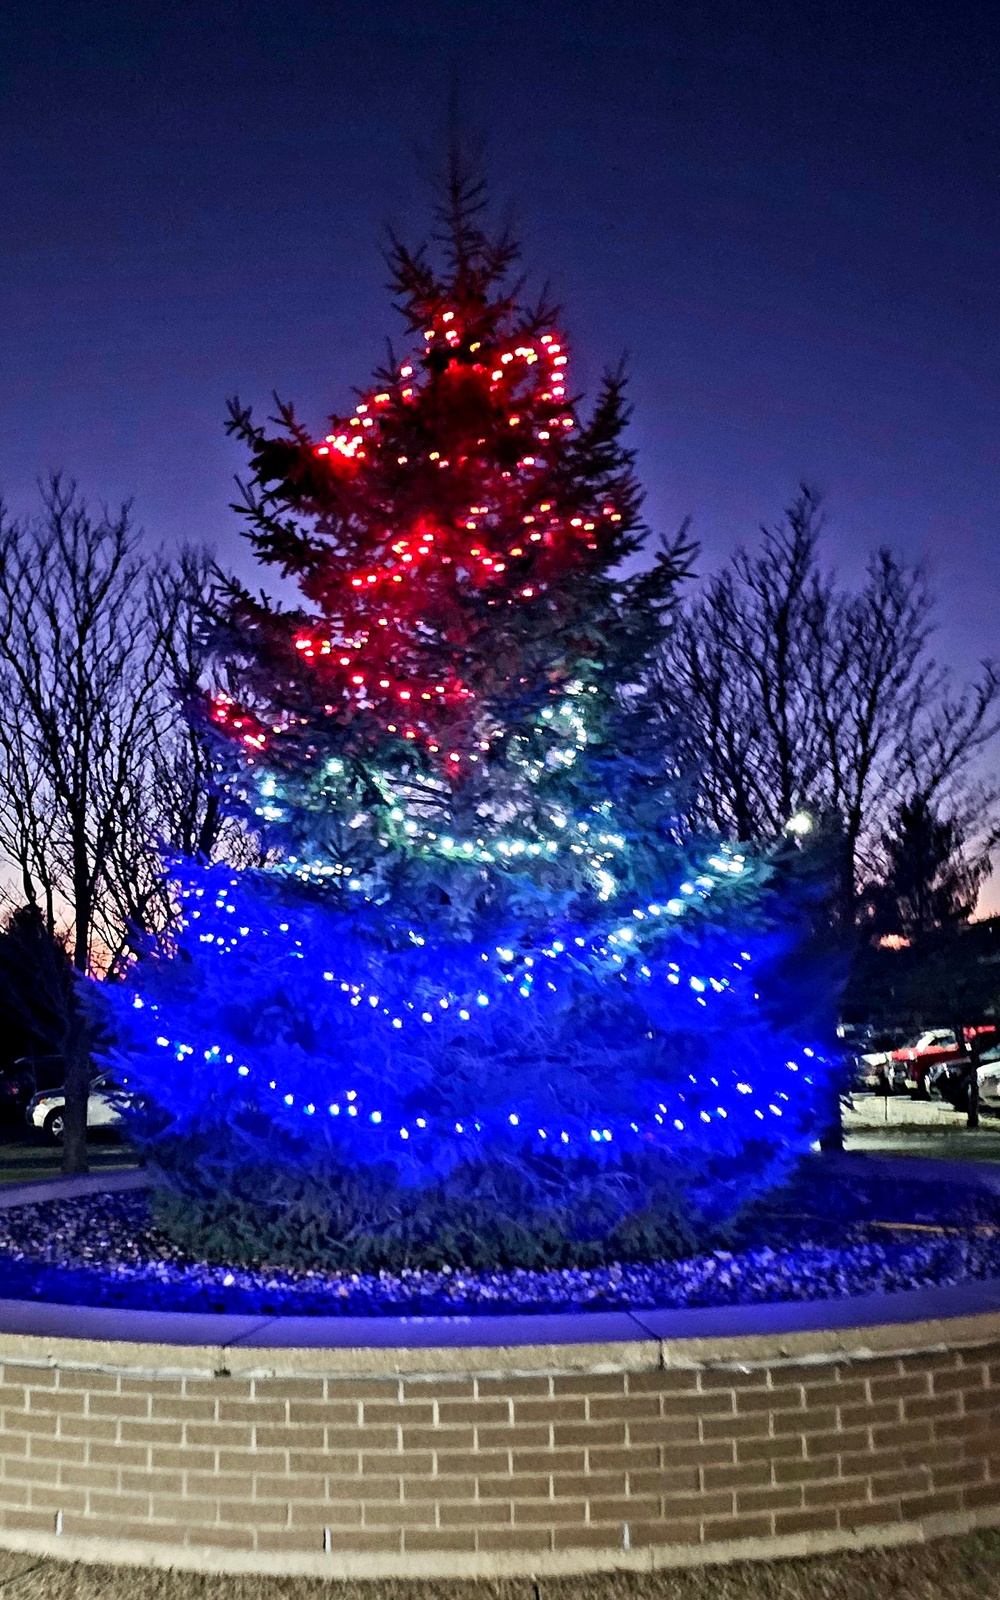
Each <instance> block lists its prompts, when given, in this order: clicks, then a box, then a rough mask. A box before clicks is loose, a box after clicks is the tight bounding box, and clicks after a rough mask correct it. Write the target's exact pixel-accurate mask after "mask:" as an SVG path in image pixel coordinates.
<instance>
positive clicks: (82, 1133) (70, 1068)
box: [62, 835, 92, 1178]
mask: <svg viewBox="0 0 1000 1600" xmlns="http://www.w3.org/2000/svg"><path fill="white" fill-rule="evenodd" d="M73 857H74V860H73V877H74V886H75V889H76V907H75V917H74V930H73V931H74V944H73V966H74V968H75V970H76V972H78V973H80V974H81V978H80V979H78V980H77V981H78V982H79V981H82V975H83V974H85V973H86V971H87V962H88V958H89V954H90V951H89V944H90V897H89V882H88V877H87V865H88V863H87V856H86V847H85V843H84V841H83V840H82V838H81V837H80V836H79V835H78V837H77V839H76V840H75V841H74V849H73ZM67 1012H68V1015H67V1018H66V1024H67V1026H66V1031H65V1034H64V1037H65V1039H66V1047H65V1050H64V1052H63V1066H64V1071H65V1078H64V1080H63V1093H64V1095H65V1097H66V1098H65V1102H64V1104H63V1159H62V1170H63V1176H64V1177H66V1178H70V1177H75V1176H76V1175H77V1174H79V1173H81V1172H88V1171H89V1170H90V1169H89V1166H88V1162H87V1103H88V1101H89V1099H90V1079H91V1076H92V1067H91V1059H90V1028H89V1025H88V1022H87V1015H86V1012H85V1010H84V1008H83V1006H82V1005H81V1003H80V997H79V995H78V994H77V993H76V991H75V989H74V990H71V991H70V993H69V995H68V996H67Z"/></svg>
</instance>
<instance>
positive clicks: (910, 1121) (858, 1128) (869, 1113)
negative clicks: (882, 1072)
mask: <svg viewBox="0 0 1000 1600" xmlns="http://www.w3.org/2000/svg"><path fill="white" fill-rule="evenodd" d="M844 1147H845V1149H847V1150H872V1151H875V1150H877V1151H879V1152H880V1153H882V1154H886V1155H889V1154H892V1155H910V1156H940V1157H943V1158H944V1159H945V1160H948V1161H997V1162H1000V1115H998V1114H997V1112H996V1111H994V1110H993V1109H992V1108H989V1109H987V1108H984V1109H983V1110H982V1112H981V1115H980V1125H979V1127H978V1128H975V1129H969V1128H967V1127H966V1126H965V1116H964V1115H963V1114H960V1113H958V1112H955V1111H953V1110H952V1108H951V1107H950V1106H948V1105H944V1104H942V1102H941V1101H940V1100H923V1101H921V1100H911V1099H910V1097H909V1096H908V1095H889V1096H886V1095H875V1094H873V1095H856V1096H855V1097H854V1109H853V1111H845V1112H844Z"/></svg>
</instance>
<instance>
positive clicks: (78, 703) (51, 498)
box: [0, 476, 221, 1172]
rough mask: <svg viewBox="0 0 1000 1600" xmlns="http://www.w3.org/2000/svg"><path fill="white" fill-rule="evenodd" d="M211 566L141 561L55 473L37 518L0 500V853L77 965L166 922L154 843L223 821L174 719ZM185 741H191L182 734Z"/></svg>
mask: <svg viewBox="0 0 1000 1600" xmlns="http://www.w3.org/2000/svg"><path fill="white" fill-rule="evenodd" d="M207 573H208V568H207V562H206V560H205V559H204V558H201V557H196V556H194V555H188V556H185V557H184V558H183V560H182V561H181V562H180V563H179V564H175V565H174V566H173V567H170V566H168V565H166V564H162V563H161V564H160V565H159V566H157V567H154V568H153V570H152V572H151V571H150V568H149V564H148V563H147V562H146V561H145V560H144V559H143V557H142V555H141V553H140V550H139V546H138V540H137V536H136V534H135V532H134V530H133V527H132V521H131V510H130V507H129V506H128V505H124V506H122V507H121V508H119V510H118V511H116V512H114V513H111V512H108V511H106V510H105V511H103V512H102V513H101V514H100V515H99V516H96V517H95V516H92V515H91V513H90V512H89V510H88V508H87V506H86V504H85V503H84V502H83V500H82V499H81V498H80V497H79V496H78V495H77V492H76V488H75V485H74V484H72V483H70V482H65V481H64V480H62V479H61V478H59V477H58V476H56V477H53V478H52V479H51V480H50V481H49V482H48V483H47V484H46V485H45V487H44V489H43V508H42V513H41V515H40V516H39V517H38V518H37V519H36V520H34V521H18V520H16V519H14V518H12V517H11V516H9V515H8V513H7V512H6V510H5V509H4V508H3V507H2V506H0V705H2V714H0V854H2V855H3V856H5V857H6V859H7V860H8V861H9V862H10V863H11V865H12V866H13V868H14V869H15V871H16V874H17V878H18V880H19V883H20V888H21V892H22V893H23V895H24V899H25V901H26V902H27V904H28V905H29V906H31V907H35V908H37V909H38V911H39V913H40V914H41V916H42V917H43V918H44V922H45V926H46V927H47V929H48V931H49V933H50V934H51V935H54V934H56V932H57V931H59V929H60V928H61V927H62V926H63V925H64V924H65V925H67V933H68V947H69V951H70V954H71V957H72V962H73V966H74V967H75V969H76V971H77V972H78V973H80V974H84V973H87V972H89V971H94V970H95V969H96V970H102V969H105V968H107V967H108V966H109V965H112V964H114V962H115V961H116V960H117V959H118V958H119V957H120V955H121V954H122V952H123V950H124V948H125V946H126V942H127V939H128V933H129V929H130V927H134V926H139V927H155V926H158V925H162V923H163V922H164V920H165V919H166V917H167V916H168V915H169V911H170V906H169V891H168V890H167V888H166V886H165V884H164V882H163V878H162V875H161V872H160V868H159V850H160V848H161V846H163V845H166V847H167V848H168V849H169V848H176V849H177V850H179V851H181V850H185V849H189V848H191V847H192V845H194V847H195V848H198V849H204V848H205V847H206V846H208V847H210V846H211V845H212V844H213V843H215V842H216V840H217V838H218V834H219V829H220V826H221V824H220V821H219V819H218V816H217V801H216V800H214V798H213V794H212V785H211V783H210V781H209V780H210V773H209V770H208V769H209V763H210V758H209V756H208V754H207V751H206V750H204V749H202V748H201V747H200V746H199V745H198V744H197V738H196V736H195V735H190V734H188V732H187V731H186V730H185V729H183V728H182V727H181V726H180V713H179V704H178V700H179V698H180V697H182V696H183V695H184V694H185V693H189V692H193V687H194V682H195V678H196V675H197V672H198V670H199V659H200V658H198V657H197V656H196V655H195V654H194V649H195V639H196V632H197V627H198V626H199V624H198V623H197V621H196V617H197V616H198V615H199V614H200V610H201V608H202V606H203V603H204V601H203V597H204V591H205V584H206V581H207ZM192 741H194V742H192ZM77 1021H78V1026H77V1027H76V1030H75V1033H74V1034H73V1036H72V1037H70V1034H69V1033H67V1043H66V1048H65V1066H66V1115H65V1128H66V1133H65V1144H64V1170H65V1171H68V1172H71V1171H80V1170H84V1169H85V1166H86V1142H85V1140H86V1102H87V1093H88V1087H89V1077H90V1040H89V1036H88V1025H87V1021H86V1015H85V1008H84V1007H82V1006H81V1007H80V1008H79V1009H78V1013H77Z"/></svg>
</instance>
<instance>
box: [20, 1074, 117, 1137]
mask: <svg viewBox="0 0 1000 1600" xmlns="http://www.w3.org/2000/svg"><path fill="white" fill-rule="evenodd" d="M131 1099H132V1096H131V1095H130V1094H129V1091H128V1090H127V1089H124V1088H123V1087H122V1085H121V1084H120V1083H118V1082H117V1081H116V1080H115V1079H114V1078H113V1077H112V1076H111V1074H110V1073H108V1072H105V1073H103V1074H102V1075H101V1077H99V1078H95V1079H94V1081H93V1083H92V1084H91V1085H90V1097H89V1099H88V1101H87V1127H88V1129H89V1128H115V1127H117V1126H118V1124H119V1123H120V1122H121V1120H122V1114H123V1112H124V1111H125V1109H126V1107H127V1106H128V1105H129V1104H130V1102H131ZM65 1105H66V1096H65V1095H64V1093H63V1091H62V1089H43V1090H42V1092H41V1093H40V1094H36V1095H33V1096H32V1097H31V1099H30V1100H29V1101H28V1109H27V1111H26V1112H25V1120H26V1121H27V1123H28V1126H29V1128H35V1129H36V1130H37V1131H38V1132H39V1133H43V1134H44V1135H45V1137H46V1138H47V1139H52V1140H53V1141H54V1142H55V1143H56V1144H60V1143H61V1142H62V1136H63V1112H64V1109H65Z"/></svg>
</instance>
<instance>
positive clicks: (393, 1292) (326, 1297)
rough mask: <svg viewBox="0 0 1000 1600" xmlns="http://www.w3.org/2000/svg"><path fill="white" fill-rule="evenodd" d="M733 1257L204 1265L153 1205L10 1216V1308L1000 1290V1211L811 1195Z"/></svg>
mask: <svg viewBox="0 0 1000 1600" xmlns="http://www.w3.org/2000/svg"><path fill="white" fill-rule="evenodd" d="M728 1242H729V1244H730V1248H728V1249H725V1250H719V1249H717V1250H714V1251H711V1252H708V1253H706V1254H703V1255H697V1256H692V1257H690V1258H687V1259H685V1260H680V1261H654V1262H647V1263H636V1262H625V1263H622V1264H620V1265H612V1266H605V1267H600V1268H593V1269H589V1270H580V1269H562V1270H548V1271H534V1272H533V1271H527V1270H524V1269H510V1270H498V1271H494V1272H463V1271H460V1270H448V1269H445V1270H443V1271H439V1272H435V1271H427V1270H412V1271H402V1272H400V1273H398V1274H396V1273H380V1274H377V1275H376V1274H372V1275H364V1274H357V1273H339V1274H338V1273H335V1272H329V1271H291V1270H288V1269H285V1268H281V1269H279V1268H273V1267H268V1266H267V1264H266V1263H264V1264H261V1265H259V1266H227V1265H226V1264H224V1263H213V1262H205V1261H195V1260H191V1259H190V1258H189V1257H187V1256H186V1255H185V1254H184V1253H183V1252H182V1251H181V1250H179V1249H178V1248H177V1247H176V1246H175V1245H173V1244H172V1243H171V1241H170V1240H169V1239H167V1238H166V1237H165V1236H164V1235H163V1233H162V1232H160V1231H159V1230H158V1229H157V1228H156V1226H155V1225H154V1223H153V1221H152V1219H151V1216H150V1212H149V1207H148V1204H147V1199H146V1196H145V1194H144V1193H143V1192H142V1191H131V1192H125V1193H108V1194H98V1195H88V1196H85V1197H81V1198H78V1199H71V1200H49V1201H44V1202H37V1203H34V1204H26V1205H21V1206H16V1207H12V1208H11V1209H10V1210H8V1211H5V1212H3V1213H0V1295H2V1296H4V1297H7V1298H15V1299H25V1300H42V1299H44V1300H49V1301H55V1302H58V1303H61V1304H75V1305H90V1306H121V1307H127V1308H130V1309H156V1310H160V1311H163V1310H172V1311H202V1312H204V1311H214V1312H229V1313H237V1314H238V1313H250V1314H254V1315H258V1314H259V1315H268V1316H281V1315H295V1316H302V1315H307V1316H308V1315H314V1316H331V1315H337V1314H343V1315H346V1316H380V1315H383V1316H386V1315H387V1316H400V1315H403V1316H405V1315H414V1316H428V1315H442V1314H444V1315H448V1314H453V1315H455V1314H461V1315H469V1314H472V1315H474V1314H476V1313H477V1312H479V1313H490V1314H497V1313H511V1312H541V1311H544V1312H565V1311H580V1312H586V1311H589V1310H593V1311H612V1310H623V1311H628V1310H637V1309H640V1308H641V1309H644V1310H648V1309H651V1308H663V1309H673V1308H679V1307H685V1306H724V1305H739V1304H747V1305H749V1304H761V1303H767V1302H775V1301H803V1300H822V1299H827V1298H830V1297H840V1296H844V1295H859V1294H871V1293H873V1292H887V1291H892V1290H900V1289H916V1288H926V1287H932V1286H941V1285H952V1284H958V1283H963V1282H967V1281H969V1280H973V1279H984V1278H993V1277H1000V1199H998V1198H997V1197H996V1196H995V1195H991V1194H989V1193H987V1192H983V1191H976V1190H973V1189H972V1188H966V1187H963V1186H961V1185H958V1184H951V1185H945V1184H929V1183H916V1182H909V1183H903V1182H901V1183H892V1184H890V1183H887V1182H885V1181H882V1182H870V1183H867V1184H864V1185H860V1186H859V1185H857V1184H847V1183H846V1182H844V1181H843V1180H841V1181H836V1180H833V1181H830V1180H826V1181H816V1180H815V1179H804V1180H801V1181H800V1182H799V1183H798V1184H797V1185H795V1186H793V1187H792V1188H791V1189H790V1190H785V1191H783V1192H782V1194H781V1195H779V1196H778V1197H776V1198H775V1199H774V1200H773V1201H772V1202H771V1204H770V1206H769V1207H766V1208H762V1209H760V1210H759V1211H758V1212H757V1213H756V1214H755V1215H754V1216H752V1217H750V1218H748V1219H747V1220H746V1221H745V1223H744V1224H743V1227H742V1229H741V1231H740V1232H739V1233H738V1234H736V1235H734V1237H733V1238H732V1240H731V1241H728Z"/></svg>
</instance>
